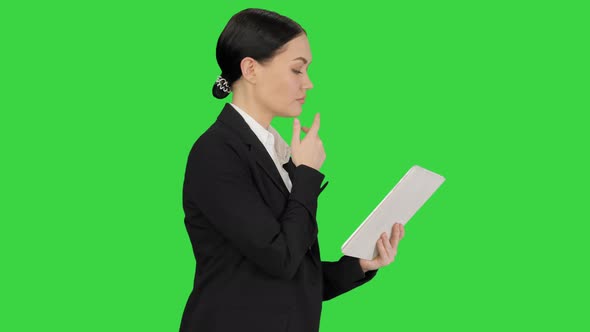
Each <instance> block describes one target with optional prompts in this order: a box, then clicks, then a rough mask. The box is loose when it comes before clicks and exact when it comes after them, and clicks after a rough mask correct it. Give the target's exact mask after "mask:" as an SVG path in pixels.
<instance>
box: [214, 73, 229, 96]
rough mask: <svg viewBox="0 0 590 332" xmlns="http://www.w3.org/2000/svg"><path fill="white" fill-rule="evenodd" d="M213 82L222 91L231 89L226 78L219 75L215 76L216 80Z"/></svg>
mask: <svg viewBox="0 0 590 332" xmlns="http://www.w3.org/2000/svg"><path fill="white" fill-rule="evenodd" d="M215 83H216V84H217V87H218V88H220V89H221V90H223V92H225V93H228V92H230V91H231V87H230V86H229V84H227V80H226V79H225V78H223V77H221V75H219V76H218V77H217V81H215Z"/></svg>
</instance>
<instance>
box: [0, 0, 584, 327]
mask: <svg viewBox="0 0 590 332" xmlns="http://www.w3.org/2000/svg"><path fill="white" fill-rule="evenodd" d="M247 7H260V8H265V9H270V10H274V11H277V12H279V13H281V14H283V15H286V16H289V17H291V18H293V19H294V20H296V21H297V22H299V23H300V24H301V25H302V26H303V27H304V28H305V29H306V30H307V31H308V38H309V41H310V45H311V50H312V55H313V64H312V65H311V67H310V69H309V73H310V77H311V79H312V81H313V83H314V85H315V86H314V88H313V89H312V90H310V91H309V93H308V98H307V100H306V104H305V105H304V107H303V113H302V114H301V116H300V117H299V118H300V119H301V120H302V123H303V125H307V126H309V125H311V121H312V119H313V116H314V114H315V113H316V112H320V113H321V116H322V118H321V129H320V135H321V138H322V140H323V142H324V146H325V149H326V154H327V158H326V161H325V163H324V165H323V167H322V169H321V171H322V173H324V174H325V175H326V179H325V180H327V181H330V184H329V186H328V187H327V188H326V190H325V191H324V192H323V193H322V195H321V196H320V198H319V209H318V222H319V224H320V233H319V240H320V243H321V248H322V259H323V260H327V261H331V260H337V259H338V258H339V257H340V255H341V253H340V246H341V245H342V243H343V242H344V241H345V240H346V239H347V238H348V236H349V235H350V233H351V232H352V231H354V230H355V229H356V227H357V226H358V225H359V223H361V222H362V221H363V220H364V218H365V217H366V216H367V215H368V214H369V213H370V212H371V211H372V209H373V208H374V207H375V205H376V204H378V203H379V202H380V201H381V199H382V198H383V197H384V196H385V194H386V193H387V192H388V191H389V190H390V189H391V187H392V186H393V185H394V184H395V183H397V181H398V180H399V179H400V178H401V177H402V176H403V174H404V173H405V172H406V171H407V170H408V169H409V168H410V167H411V166H413V165H420V166H422V167H425V168H427V169H430V170H432V171H434V172H437V173H439V174H441V175H443V176H445V177H446V179H447V180H446V182H445V183H444V184H443V185H442V186H441V188H440V189H439V190H438V191H437V192H436V193H435V194H434V195H433V196H432V198H431V199H430V200H429V201H428V202H427V203H426V204H425V205H424V207H423V208H422V209H421V210H420V211H418V213H417V214H416V215H415V216H414V218H413V219H412V220H411V221H410V222H409V223H408V224H407V226H406V237H405V238H404V239H403V241H402V242H401V243H400V247H399V253H398V255H397V258H396V260H395V262H394V263H393V264H391V265H389V266H387V267H385V268H383V269H381V271H380V272H379V273H378V274H377V276H376V277H375V279H374V280H373V281H371V282H369V283H368V284H366V285H364V286H361V287H360V288H357V289H354V290H352V291H351V292H349V293H346V294H344V295H342V296H340V297H338V298H335V299H333V300H331V301H328V302H324V308H323V311H322V321H321V330H322V331H355V330H358V329H360V328H367V329H368V330H371V329H375V330H387V331H442V330H453V331H474V330H475V331H499V330H500V331H520V330H537V331H539V330H542V331H554V330H566V331H580V330H587V329H588V328H589V327H590V324H589V320H588V315H587V311H588V307H589V303H588V298H589V296H590V292H589V287H588V279H589V273H588V254H589V253H590V250H589V248H588V242H589V241H588V237H589V229H590V227H589V226H588V223H589V222H590V218H589V214H588V208H587V206H588V198H589V196H590V195H589V194H588V185H589V184H590V183H589V181H588V168H589V163H588V157H587V154H588V152H587V150H588V142H589V141H590V140H589V137H588V127H589V121H588V115H587V114H588V111H589V110H590V107H589V106H590V105H589V104H590V103H589V98H588V97H589V86H590V84H589V82H588V81H589V77H590V76H589V70H588V59H590V56H589V54H588V53H589V52H588V36H589V34H588V32H589V29H588V28H589V27H588V21H589V20H588V15H589V11H588V6H587V5H586V4H584V2H583V1H579V2H574V1H551V2H549V1H420V2H416V1H403V2H402V1H362V2H342V1H341V2H336V1H334V2H327V1H324V2H319V1H313V2H312V1H281V2H279V1H211V2H196V1H160V2H153V1H108V2H107V1H100V2H98V1H84V2H79V1H76V2H74V1H71V2H65V1H52V2H36V3H34V2H29V3H26V4H24V3H23V4H22V5H15V4H7V3H5V2H3V3H2V4H1V5H0V31H1V32H0V44H2V47H1V48H2V51H1V52H0V57H2V61H1V62H0V82H1V84H2V86H1V91H0V93H1V95H0V109H1V111H0V147H1V156H2V162H1V165H2V166H1V167H2V171H1V172H0V179H1V185H0V188H1V189H0V190H1V194H2V197H1V198H2V200H1V203H0V204H1V209H0V219H1V222H0V252H1V264H2V269H1V270H2V272H1V273H0V278H1V282H0V303H1V306H2V307H1V312H2V314H1V316H2V318H0V330H2V331H40V330H56V331H58V330H61V331H80V330H83V331H176V330H178V326H179V322H180V317H181V314H182V310H183V308H184V305H185V302H186V299H187V297H188V295H189V292H190V290H191V287H192V280H193V273H194V264H195V262H194V258H193V254H192V250H191V246H190V242H189V239H188V236H187V234H186V231H185V228H184V224H183V217H184V214H183V211H182V201H181V198H182V196H181V195H182V181H183V176H184V169H185V165H186V158H187V156H188V152H189V149H190V147H191V146H192V144H193V143H194V141H195V140H196V139H197V138H198V137H199V136H200V134H201V133H202V132H203V131H204V130H206V129H207V128H208V127H209V126H210V125H211V124H212V123H213V121H215V119H216V117H217V115H218V114H219V112H220V111H221V108H222V107H223V105H224V103H225V102H229V101H230V100H231V99H230V98H226V99H224V100H217V99H215V98H213V96H212V95H211V87H212V84H213V83H214V81H215V79H216V78H217V75H219V74H220V70H219V67H218V65H217V63H216V60H215V46H216V42H217V38H218V36H219V34H220V33H221V31H222V29H223V27H224V26H225V24H226V23H227V21H228V20H229V18H230V17H231V15H233V14H234V13H236V12H238V11H239V10H241V9H244V8H247ZM272 124H273V126H275V127H276V128H277V129H278V130H279V132H280V133H281V134H282V136H283V137H284V138H285V139H286V140H287V141H288V142H290V139H291V130H292V119H284V118H277V119H275V120H274V121H273V123H272ZM584 151H586V152H584Z"/></svg>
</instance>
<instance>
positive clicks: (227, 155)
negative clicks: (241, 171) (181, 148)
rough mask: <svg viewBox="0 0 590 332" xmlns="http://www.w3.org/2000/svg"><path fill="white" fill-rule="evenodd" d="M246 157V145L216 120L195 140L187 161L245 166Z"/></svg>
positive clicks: (225, 165)
mask: <svg viewBox="0 0 590 332" xmlns="http://www.w3.org/2000/svg"><path fill="white" fill-rule="evenodd" d="M246 159H247V146H246V145H245V144H244V143H243V142H242V141H241V140H240V138H239V136H238V135H236V134H235V133H233V132H232V131H231V129H230V128H228V127H226V126H224V125H223V124H221V123H220V122H219V121H216V122H215V123H214V124H213V125H211V127H209V128H208V129H207V130H206V131H205V132H204V133H203V134H202V135H201V136H199V138H198V139H197V140H196V141H195V143H194V144H193V146H192V148H191V150H190V152H189V156H188V163H189V165H190V164H194V163H199V164H206V165H208V166H211V167H227V166H232V165H233V166H246ZM228 164H229V165H228Z"/></svg>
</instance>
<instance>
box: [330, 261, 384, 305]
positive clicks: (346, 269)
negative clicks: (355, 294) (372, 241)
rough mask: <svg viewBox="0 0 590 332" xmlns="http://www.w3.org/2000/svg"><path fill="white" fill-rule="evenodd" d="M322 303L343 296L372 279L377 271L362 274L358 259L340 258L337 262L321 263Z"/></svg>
mask: <svg viewBox="0 0 590 332" xmlns="http://www.w3.org/2000/svg"><path fill="white" fill-rule="evenodd" d="M322 270H323V282H324V293H323V298H322V300H323V301H328V300H330V299H332V298H334V297H336V296H338V295H341V294H344V293H346V292H348V291H349V290H352V289H354V288H356V287H358V286H360V285H362V284H364V283H366V282H368V281H369V280H371V279H373V278H374V277H375V275H376V274H377V271H378V270H372V271H367V272H363V269H362V268H361V265H360V263H359V259H358V258H356V257H350V256H342V257H341V258H340V260H338V261H337V262H322Z"/></svg>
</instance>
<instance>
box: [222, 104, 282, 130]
mask: <svg viewBox="0 0 590 332" xmlns="http://www.w3.org/2000/svg"><path fill="white" fill-rule="evenodd" d="M231 102H232V104H235V105H236V106H238V107H239V108H241V109H242V111H244V112H246V113H248V115H249V116H251V117H252V118H253V119H254V120H256V122H258V123H259V124H260V125H261V126H262V127H264V128H265V129H266V130H268V127H269V126H270V122H271V121H272V119H273V116H272V114H268V113H265V112H264V111H262V110H263V108H262V107H261V106H260V105H259V104H257V103H256V102H255V101H254V100H253V99H252V98H248V99H246V98H241V97H240V96H238V95H234V96H232V101H231Z"/></svg>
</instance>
